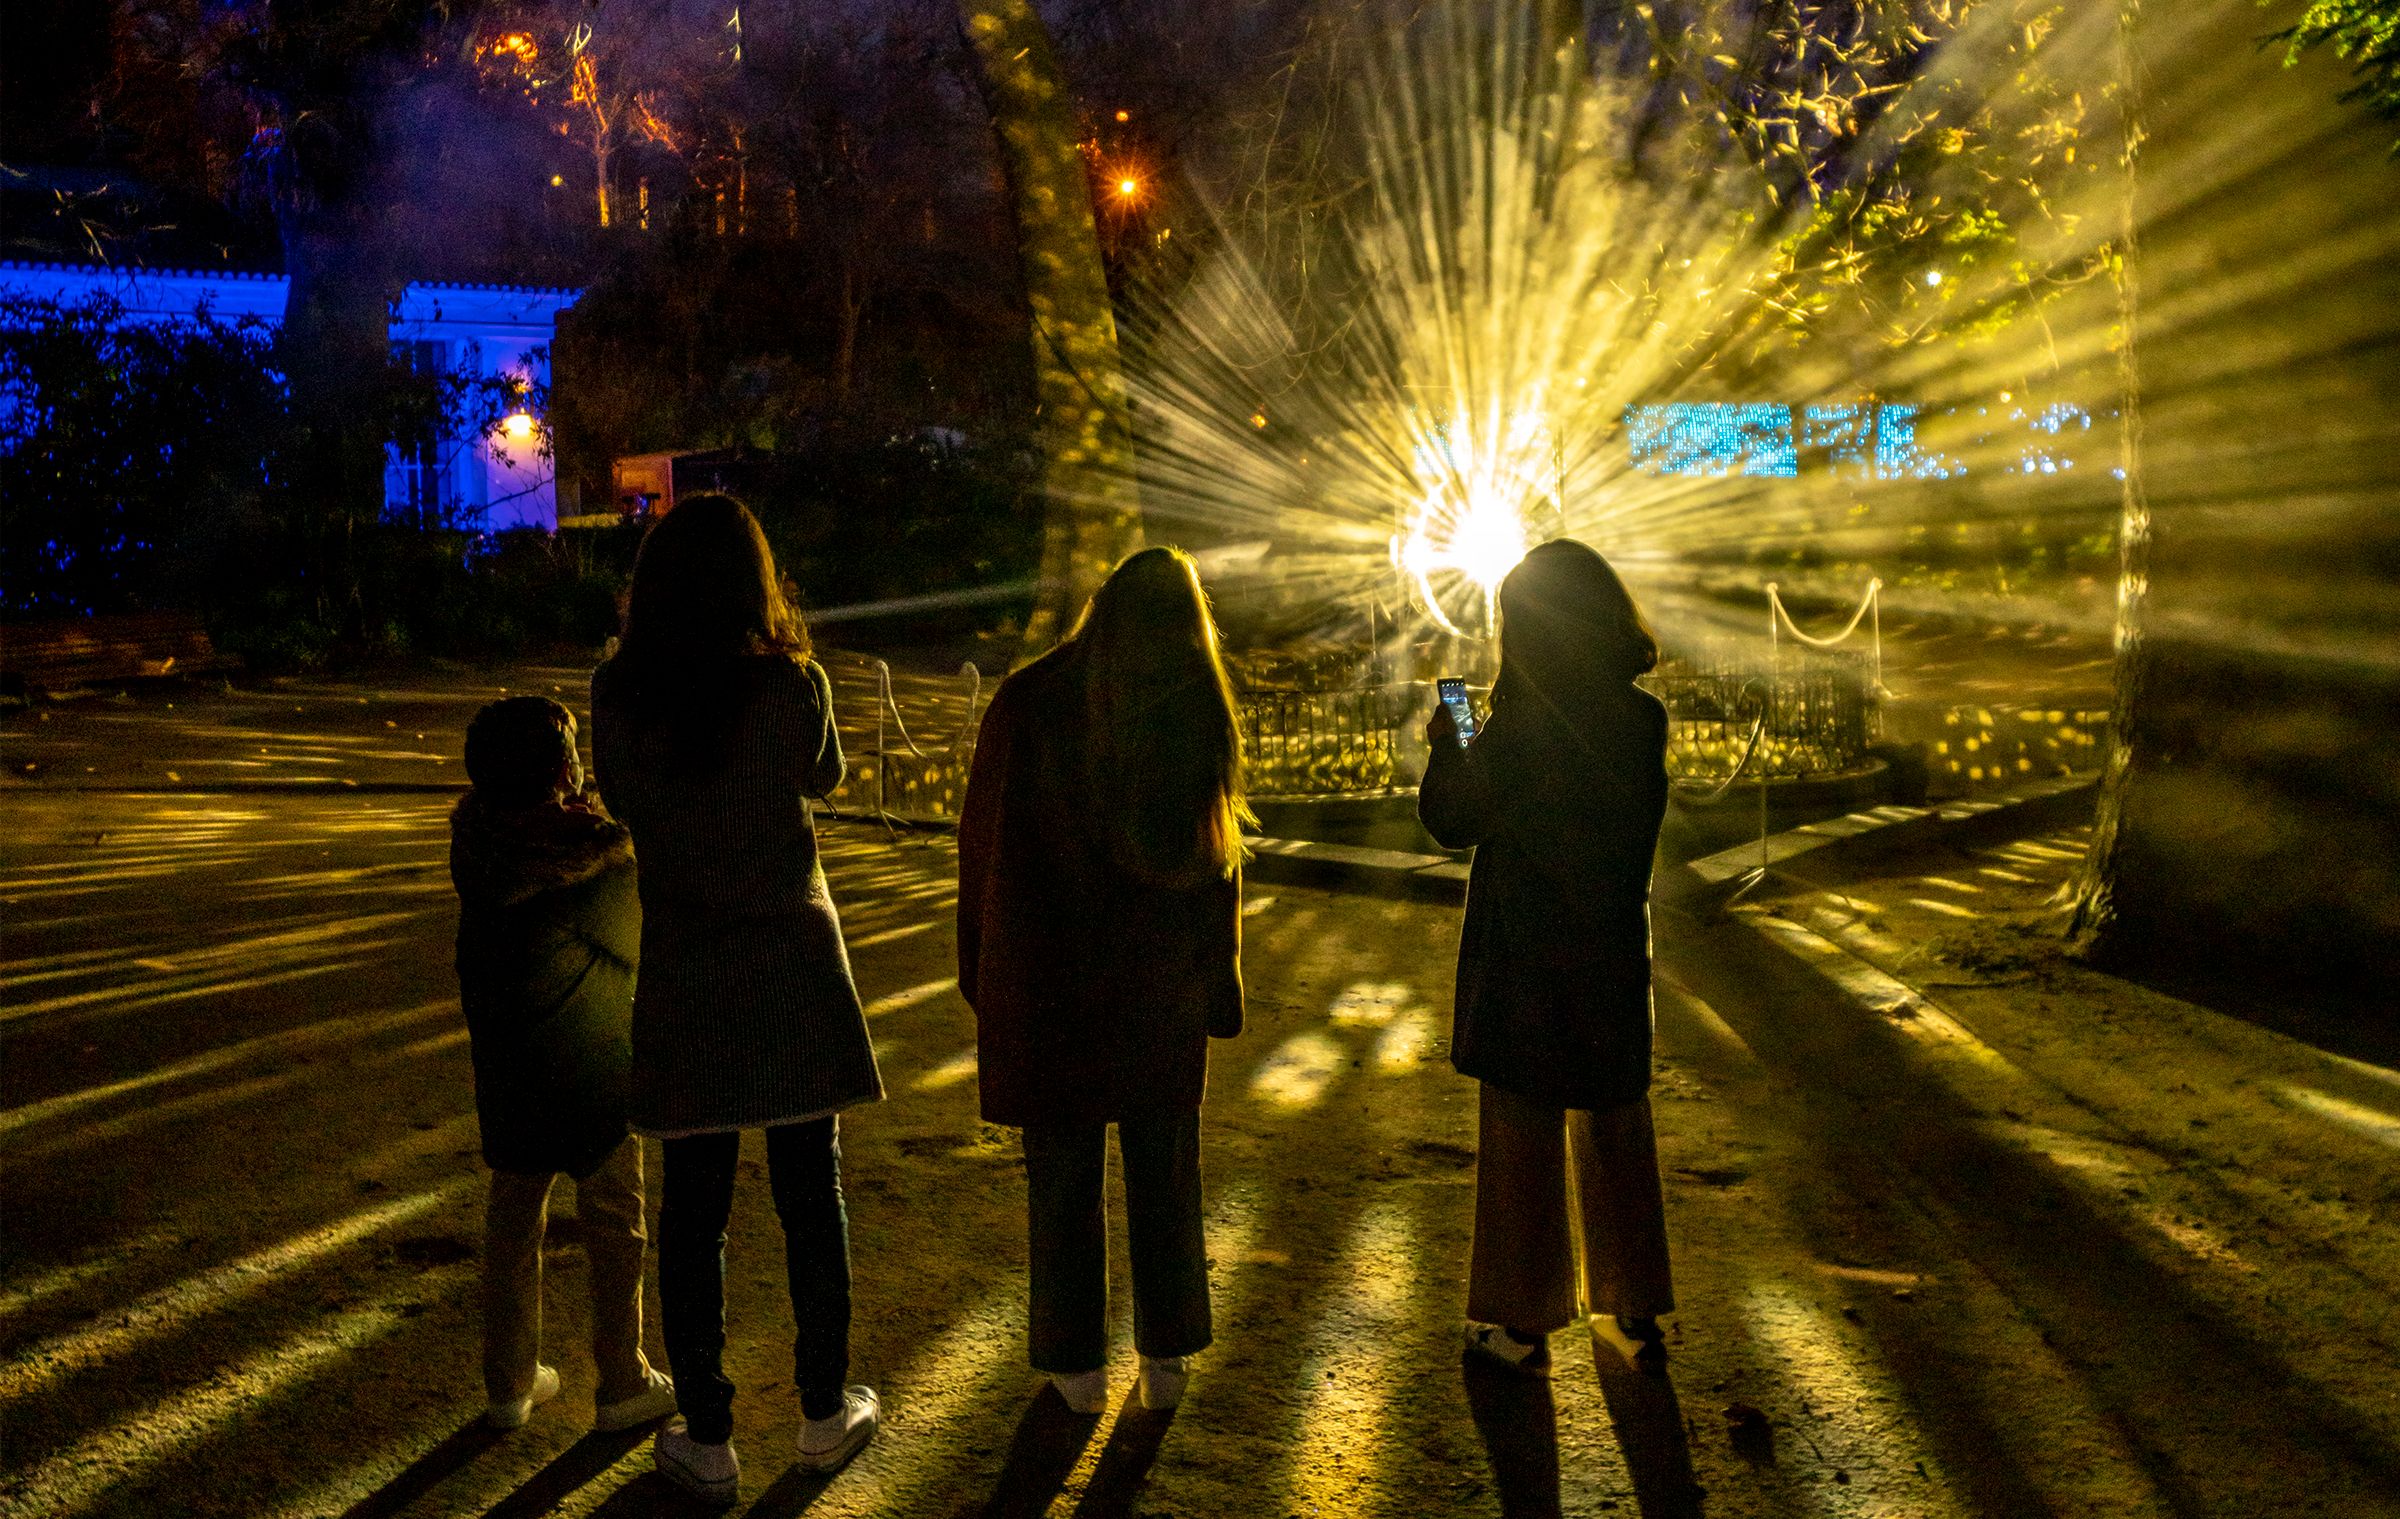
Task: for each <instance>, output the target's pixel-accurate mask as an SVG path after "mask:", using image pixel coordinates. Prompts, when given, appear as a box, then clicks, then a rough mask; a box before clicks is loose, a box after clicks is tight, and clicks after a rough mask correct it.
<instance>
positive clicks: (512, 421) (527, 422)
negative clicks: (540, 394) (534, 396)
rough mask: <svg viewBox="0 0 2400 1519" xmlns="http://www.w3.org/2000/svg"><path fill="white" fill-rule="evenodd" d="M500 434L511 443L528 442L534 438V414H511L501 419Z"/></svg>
mask: <svg viewBox="0 0 2400 1519" xmlns="http://www.w3.org/2000/svg"><path fill="white" fill-rule="evenodd" d="M500 433H501V436H503V437H505V438H507V439H508V441H509V442H511V443H523V442H526V441H527V440H529V439H530V438H532V436H533V414H532V413H531V412H525V411H512V412H510V413H509V414H508V415H507V416H505V417H502V418H501V419H500Z"/></svg>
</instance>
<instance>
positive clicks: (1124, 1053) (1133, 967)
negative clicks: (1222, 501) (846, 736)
mask: <svg viewBox="0 0 2400 1519" xmlns="http://www.w3.org/2000/svg"><path fill="white" fill-rule="evenodd" d="M1246 816H1247V809H1246V808H1245V807H1244V805H1243V802H1242V791H1241V755H1240V732H1239V728H1238V726H1237V723H1236V721H1235V718H1234V709H1233V697H1232V690H1231V687H1230V685H1229V684H1228V682H1227V680H1226V676H1225V668H1224V664H1223V662H1222V661H1221V659H1220V658H1219V656H1218V653H1217V639H1216V628H1215V625H1214V624H1213V623H1212V621H1211V620H1210V618H1209V613H1208V604H1207V601H1206V599H1205V598H1204V597H1203V595H1202V593H1201V590H1200V581H1199V577H1198V574H1197V572H1196V571H1195V569H1194V567H1193V564H1192V560H1191V557H1190V556H1189V555H1187V554H1184V553H1182V552H1180V551H1178V550H1174V549H1164V548H1152V549H1144V550H1142V551H1141V552H1139V553H1137V554H1134V555H1133V556H1132V557H1130V558H1128V559H1127V560H1126V561H1125V562H1124V563H1123V564H1121V565H1119V566H1118V567H1117V569H1116V570H1115V572H1114V573H1113V574H1111V575H1110V576H1109V578H1108V581H1107V583H1106V584H1104V585H1102V586H1101V588H1100V589H1099V590H1098V591H1097V592H1096V593H1094V595H1093V597H1092V600H1091V604H1090V606H1088V607H1087V608H1086V609H1085V611H1084V613H1083V617H1082V619H1081V620H1080V621H1079V622H1078V623H1077V624H1076V627H1075V631H1074V632H1073V633H1071V634H1069V635H1068V637H1067V640H1066V642H1064V643H1062V644H1060V645H1059V646H1058V647H1057V648H1056V649H1054V650H1052V651H1051V652H1050V653H1048V654H1046V655H1044V656H1043V657H1042V658H1040V659H1038V660H1035V661H1034V662H1033V663H1032V664H1030V665H1027V666H1026V667H1025V668H1024V669H1022V670H1019V671H1018V672H1017V673H1016V674H1014V675H1011V676H1010V677H1009V678H1008V679H1007V680H1006V681H1004V682H1002V684H1001V686H1000V689H999V691H998V692H997V693H995V694H994V696H993V697H992V704H991V707H990V709H989V710H988V711H986V712H985V714H984V718H983V726H982V728H981V730H980V731H979V735H978V737H977V740H976V746H975V759H974V764H973V767H972V770H971V772H970V775H969V777H968V782H967V796H966V803H965V806H964V807H963V809H962V810H961V813H960V817H959V845H958V852H959V890H958V984H959V987H960V989H961V991H962V992H963V993H964V994H965V996H966V999H967V1001H968V1002H969V1003H971V1004H972V1005H973V1006H974V1009H975V1021H976V1032H977V1044H978V1055H979V1062H978V1067H979V1069H978V1079H979V1081H980V1083H981V1091H982V1101H983V1117H984V1120H985V1121H986V1122H988V1123H995V1124H1004V1125H1008V1126H1010V1127H1018V1128H1022V1129H1023V1130H1024V1137H1025V1180H1026V1203H1027V1213H1028V1224H1029V1230H1028V1232H1029V1233H1030V1235H1031V1258H1032V1278H1033V1280H1032V1324H1031V1341H1032V1344H1031V1359H1032V1362H1033V1365H1034V1367H1035V1369H1037V1370H1040V1371H1044V1372H1048V1373H1050V1374H1051V1379H1052V1381H1053V1382H1054V1383H1055V1384H1056V1386H1057V1388H1058V1390H1059V1394H1060V1396H1061V1397H1063V1398H1065V1400H1066V1401H1067V1404H1068V1406H1069V1407H1070V1408H1073V1409H1075V1410H1076V1411H1077V1412H1081V1413H1097V1412H1099V1411H1100V1410H1101V1409H1103V1408H1105V1407H1106V1406H1107V1400H1108V1370H1107V1358H1108V1222H1107V1220H1108V1215H1107V1212H1106V1210H1105V1207H1104V1205H1103V1191H1104V1180H1105V1177H1106V1175H1107V1168H1108V1148H1107V1147H1108V1127H1109V1125H1111V1124H1114V1125H1116V1128H1117V1147H1118V1153H1119V1154H1120V1156H1121V1157H1122V1159H1123V1162H1124V1168H1125V1212H1126V1227H1127V1232H1128V1233H1129V1235H1130V1236H1131V1238H1130V1241H1129V1244H1130V1248H1131V1254H1132V1261H1133V1338H1134V1347H1135V1349H1136V1350H1138V1351H1139V1352H1140V1355H1141V1370H1140V1377H1139V1385H1140V1391H1141V1398H1142V1402H1143V1405H1144V1406H1145V1407H1149V1408H1169V1407H1172V1406H1174V1404H1175V1403H1176V1401H1177V1400H1178V1399H1179V1398H1180V1397H1181V1396H1182V1393H1183V1388H1184V1384H1185V1380H1186V1377H1187V1375H1188V1372H1187V1368H1186V1365H1185V1360H1184V1358H1185V1357H1187V1356H1189V1355H1191V1354H1192V1353H1193V1352H1195V1351H1199V1350H1202V1349H1205V1348H1206V1347H1207V1345H1208V1344H1209V1342H1210V1338H1211V1328H1210V1322H1209V1301H1208V1259H1207V1248H1206V1242H1205V1240H1204V1238H1203V1236H1202V1233H1201V1216H1200V1100H1201V1094H1202V1090H1203V1088H1204V1087H1205V1086H1206V1084H1207V1077H1208V1041H1209V1039H1210V1037H1211V1036H1214V1037H1217V1038H1230V1037H1232V1036H1233V1035H1235V1034H1238V1033H1240V1032H1241V1028H1242V975H1241V930H1242V916H1241V895H1242V887H1241V833H1240V827H1241V823H1242V821H1243V819H1244V818H1245V817H1246Z"/></svg>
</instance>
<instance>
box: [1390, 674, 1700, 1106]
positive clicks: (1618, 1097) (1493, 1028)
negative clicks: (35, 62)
mask: <svg viewBox="0 0 2400 1519" xmlns="http://www.w3.org/2000/svg"><path fill="white" fill-rule="evenodd" d="M1666 753H1667V711H1666V708H1665V707H1664V706H1663V705H1661V704H1660V702H1659V701H1658V699H1657V698H1656V697H1653V696H1651V695H1650V694H1649V693H1647V692H1645V691H1642V690H1640V689H1638V688H1636V687H1634V686H1631V685H1627V686H1625V687H1623V688H1621V692H1620V693H1618V694H1613V695H1611V696H1608V697H1606V698H1602V699H1597V700H1593V701H1589V702H1585V703H1581V704H1579V705H1578V706H1577V707H1576V708H1575V709H1574V710H1572V711H1569V712H1561V711H1558V710H1556V709H1553V708H1551V707H1548V706H1546V705H1545V704H1544V703H1543V702H1542V701H1541V699H1540V698H1539V697H1526V698H1519V699H1517V700H1514V701H1506V702H1503V703H1501V704H1499V705H1498V707H1497V709H1496V710H1495V711H1494V712H1493V713H1492V716H1491V719H1490V721H1489V722H1487V723H1486V724H1484V727H1483V731H1482V732H1481V733H1479V734H1478V735H1477V736H1476V738H1475V742H1474V745H1473V746H1472V747H1471V748H1468V749H1466V750H1464V751H1462V750H1460V749H1459V748H1458V746H1457V745H1456V744H1455V743H1453V742H1451V741H1449V740H1447V739H1443V740H1439V741H1437V742H1436V743H1435V744H1434V745H1433V753H1432V756H1431V759H1430V762H1429V764H1428V766H1427V769H1426V772H1425V779H1424V783H1423V785H1422V786H1421V787H1420V788H1419V791H1418V794H1417V814H1418V816H1419V817H1420V818H1422V819H1423V821H1424V823H1425V828H1426V831H1427V832H1429V833H1431V834H1432V835H1433V836H1434V837H1435V838H1436V839H1438V840H1440V841H1441V842H1442V843H1443V844H1444V845H1446V846H1448V847H1450V848H1452V849H1463V848H1468V847H1470V846H1471V847H1473V848H1474V850H1475V863H1474V866H1473V868H1472V870H1471V872H1470V874H1469V876H1468V881H1467V916H1466V924H1465V926H1464V928H1463V930H1462V932H1461V935H1460V940H1459V947H1458V996H1457V1013H1456V1026H1455V1029H1454V1031H1453V1033H1452V1036H1451V1042H1450V1061H1451V1064H1453V1065H1455V1066H1456V1067H1457V1068H1458V1070H1459V1072H1460V1074H1462V1075H1466V1076H1472V1077H1474V1078H1475V1079H1476V1080H1478V1081H1488V1082H1490V1083H1491V1084H1492V1085H1494V1086H1497V1087H1500V1088H1502V1089H1504V1090H1507V1091H1510V1092H1515V1093H1517V1094H1519V1095H1520V1096H1524V1097H1530V1098H1535V1099H1537V1100H1539V1101H1543V1102H1549V1103H1555V1104H1557V1105H1558V1106H1560V1107H1566V1108H1611V1107H1616V1106H1618V1105H1620V1104H1622V1103H1626V1102H1630V1101H1632V1100H1633V1099H1635V1098H1637V1097H1639V1096H1641V1095H1642V1094H1643V1093H1644V1092H1645V1091H1647V1090H1648V1089H1649V1084H1650V1017H1651V1013H1650V861H1651V856H1652V855H1653V854H1654V853H1655V852H1656V850H1657V848H1658V830H1659V826H1660V824H1661V823H1662V822H1663V821H1664V820H1665V817H1666V806H1667V769H1666Z"/></svg>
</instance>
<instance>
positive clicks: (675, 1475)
mask: <svg viewBox="0 0 2400 1519" xmlns="http://www.w3.org/2000/svg"><path fill="white" fill-rule="evenodd" d="M650 1459H651V1463H652V1464H653V1465H655V1466H656V1467H657V1468H658V1474H659V1475H660V1476H662V1477H664V1478H666V1479H667V1480H668V1481H669V1482H672V1483H674V1484H675V1485H676V1486H677V1487H680V1488H682V1489H683V1490H684V1491H685V1492H687V1493H690V1494H691V1495H692V1496H693V1497H695V1498H698V1499H700V1500H701V1501H702V1502H704V1503H714V1504H719V1505H724V1504H729V1503H731V1502H733V1500H734V1499H735V1498H737V1497H739V1496H741V1490H742V1463H741V1461H740V1460H739V1459H738V1458H737V1457H735V1455H734V1453H733V1442H732V1441H730V1440H728V1441H726V1442H725V1443H723V1444H722V1445H703V1444H701V1443H700V1442H699V1441H697V1440H695V1439H693V1438H692V1437H691V1436H690V1435H689V1434H688V1433H686V1432H685V1430H684V1425H683V1421H682V1420H681V1419H677V1420H676V1421H675V1422H674V1423H672V1424H670V1425H668V1426H667V1427H666V1428H665V1429H662V1430H660V1431H659V1432H658V1438H657V1439H656V1440H655V1441H653V1442H651V1446H650Z"/></svg>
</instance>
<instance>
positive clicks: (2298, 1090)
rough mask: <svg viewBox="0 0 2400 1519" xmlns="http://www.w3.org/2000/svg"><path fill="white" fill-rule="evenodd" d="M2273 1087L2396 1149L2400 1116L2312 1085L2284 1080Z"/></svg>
mask: <svg viewBox="0 0 2400 1519" xmlns="http://www.w3.org/2000/svg"><path fill="white" fill-rule="evenodd" d="M2277 1090H2278V1091H2280V1092H2282V1093H2283V1095H2284V1096H2286V1097H2289V1098H2290V1099H2291V1100H2292V1101H2294V1102H2296V1103H2298V1104H2300V1106H2302V1107H2304V1108H2306V1109H2308V1111H2310V1112H2312V1113H2314V1114H2316V1115H2317V1116H2318V1117H2320V1118H2330V1119H2332V1120H2333V1121H2334V1122H2335V1123H2337V1124H2340V1125H2341V1126H2342V1127H2343V1128H2345V1129H2348V1130H2349V1131H2350V1132H2351V1133H2353V1134H2357V1135H2359V1136H2361V1137H2362V1138H2366V1139H2371V1140H2373V1141H2374V1142H2375V1143H2377V1144H2379V1145H2384V1146H2386V1147H2388V1148H2390V1149H2394V1150H2400V1118H2394V1117H2392V1116H2391V1115H2390V1114H2388V1113H2379V1112H2377V1111H2376V1110H2375V1109H2373V1108H2371V1107H2368V1106H2367V1105H2366V1104H2365V1103H2363V1102H2352V1101H2350V1100H2349V1099H2348V1098H2346V1097H2336V1096H2334V1095H2333V1094H2332V1093H2331V1092H2320V1091H2318V1090H2317V1089H2316V1088H2314V1087H2304V1086H2292V1085H2290V1084H2289V1083H2285V1084H2282V1085H2280V1086H2278V1087H2277Z"/></svg>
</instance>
